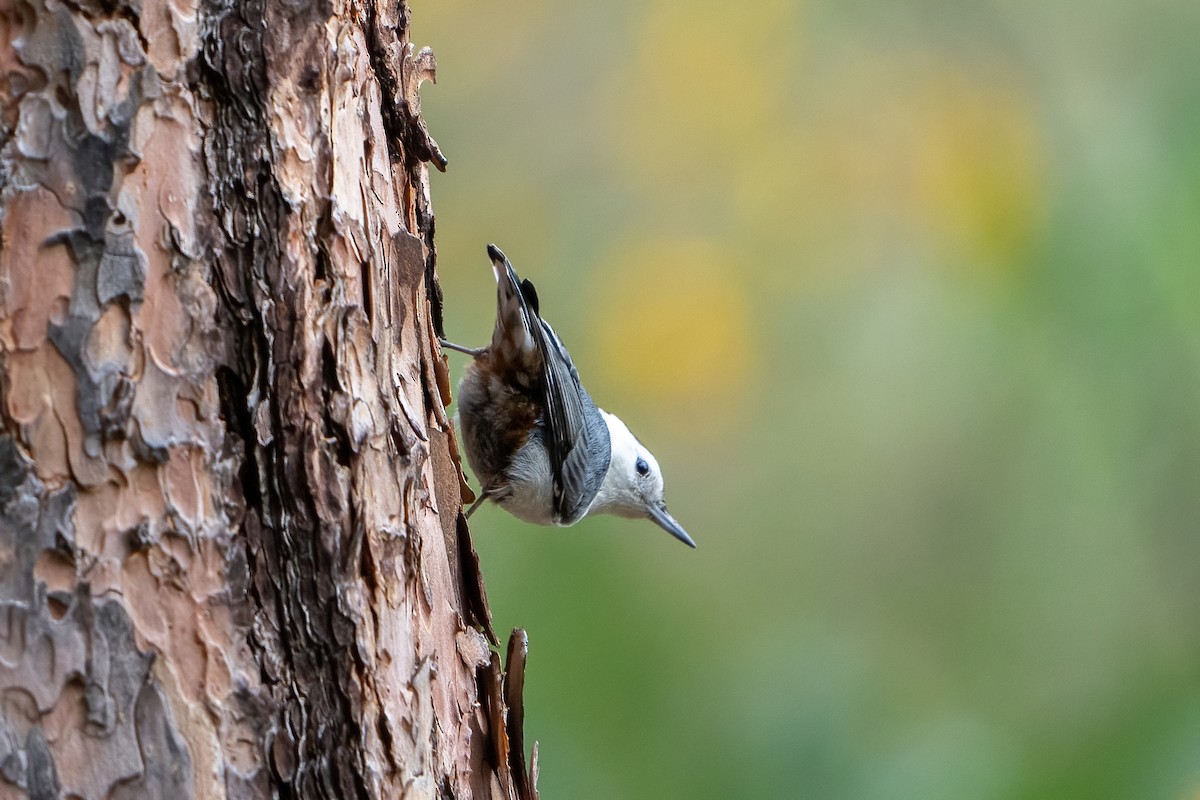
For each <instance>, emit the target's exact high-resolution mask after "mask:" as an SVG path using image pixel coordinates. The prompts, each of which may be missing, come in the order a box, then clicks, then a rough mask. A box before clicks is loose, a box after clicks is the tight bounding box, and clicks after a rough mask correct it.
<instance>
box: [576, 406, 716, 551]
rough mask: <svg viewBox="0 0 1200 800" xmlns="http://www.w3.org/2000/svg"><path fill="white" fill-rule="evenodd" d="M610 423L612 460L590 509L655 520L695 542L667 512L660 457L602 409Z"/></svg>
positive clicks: (681, 538)
mask: <svg viewBox="0 0 1200 800" xmlns="http://www.w3.org/2000/svg"><path fill="white" fill-rule="evenodd" d="M600 413H601V414H603V415H604V421H605V423H607V424H608V433H609V438H610V440H611V442H612V460H611V461H610V462H609V465H608V474H607V475H605V477H604V484H603V485H602V486H601V487H600V493H599V494H598V495H596V501H595V503H593V505H592V508H591V512H599V513H602V514H616V515H617V516H620V517H631V518H635V519H645V518H647V517H649V518H650V519H652V520H654V522H655V523H657V524H658V526H659V527H661V528H662V529H663V530H665V531H666V532H667V533H669V534H671V535H672V536H674V537H675V538H676V539H678V540H679V541H681V542H683V543H684V544H686V545H687V546H688V547H695V546H696V543H695V542H693V541H692V537H690V536H688V534H687V531H685V530H684V529H683V526H682V525H680V524H679V523H678V522H676V521H675V518H674V517H672V516H671V515H670V514H669V513H667V504H666V501H664V500H663V476H662V470H660V469H659V467H658V460H657V459H656V458H655V457H654V455H653V454H652V453H651V452H650V451H649V450H647V449H646V447H645V446H644V445H643V444H642V443H641V442H639V441H638V439H637V437H636V436H634V435H633V434H632V433H630V432H629V428H628V427H627V426H626V425H625V423H624V422H622V421H621V420H620V419H619V418H618V417H615V416H613V415H612V414H609V413H608V412H607V411H601V412H600Z"/></svg>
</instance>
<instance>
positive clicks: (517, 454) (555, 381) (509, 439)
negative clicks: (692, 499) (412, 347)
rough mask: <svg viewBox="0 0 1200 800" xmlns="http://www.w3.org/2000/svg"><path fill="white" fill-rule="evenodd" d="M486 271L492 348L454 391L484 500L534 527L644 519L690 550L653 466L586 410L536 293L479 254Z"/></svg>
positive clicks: (496, 253) (617, 426)
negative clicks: (492, 278) (491, 292)
mask: <svg viewBox="0 0 1200 800" xmlns="http://www.w3.org/2000/svg"><path fill="white" fill-rule="evenodd" d="M487 250H488V256H489V257H491V260H492V268H493V269H494V270H495V272H496V300H497V308H496V327H495V330H494V331H493V333H492V343H491V344H490V345H488V346H487V347H482V348H479V349H471V348H468V347H462V346H459V345H456V344H451V343H450V342H447V341H446V340H444V339H443V340H442V346H443V347H446V348H449V349H451V350H458V351H459V352H463V353H467V354H468V355H471V356H474V360H473V361H472V362H471V364H470V365H469V366H468V367H467V372H466V375H465V376H463V379H462V382H461V383H460V384H459V387H458V425H459V430H460V432H461V434H462V442H463V448H464V449H465V450H466V453H467V461H468V462H469V463H470V465H471V469H473V470H474V471H475V475H476V476H477V477H478V478H479V482H480V484H481V485H482V492H481V493H480V496H479V499H478V500H477V501H476V502H475V504H474V505H473V506H471V508H470V510H469V511H467V516H470V515H471V513H472V512H473V511H474V510H475V509H476V508H478V507H479V504H480V503H482V502H483V501H484V500H488V499H490V500H492V501H494V502H496V503H497V504H499V505H500V507H501V508H503V509H504V510H506V511H508V512H509V513H510V514H512V515H513V516H515V517H517V518H519V519H523V520H525V521H526V522H532V523H534V524H537V525H574V524H575V523H576V522H578V521H579V520H581V519H583V518H584V517H585V516H587V515H588V514H616V515H618V516H621V517H635V518H646V517H649V518H650V519H652V520H654V521H655V522H656V523H658V524H659V525H660V526H661V527H662V528H663V529H664V530H666V531H667V532H668V533H670V534H671V535H672V536H674V537H675V538H677V539H679V540H680V541H682V542H684V543H685V544H687V545H688V546H690V547H695V546H696V543H695V542H693V541H692V538H691V537H690V536H688V534H687V531H685V530H684V529H683V527H682V526H681V525H680V524H679V523H678V522H676V521H675V519H674V518H673V517H672V516H671V515H670V514H668V513H667V505H666V503H665V502H664V501H663V479H662V472H660V471H659V468H658V461H657V460H656V459H655V458H654V456H653V455H651V453H650V451H649V450H647V449H646V448H645V447H644V446H643V445H642V443H641V442H639V441H638V440H637V437H635V436H634V435H633V434H632V433H630V432H629V428H628V427H626V425H625V423H624V422H622V421H621V420H619V419H618V418H617V417H615V416H613V415H612V414H609V413H608V412H606V411H602V410H600V409H599V408H596V404H595V403H593V402H592V398H591V397H590V396H589V395H588V393H587V392H586V391H585V390H584V388H583V384H581V383H580V381H579V373H578V372H576V370H575V364H574V363H573V362H572V361H571V356H570V355H569V354H568V353H567V349H566V348H565V347H564V346H563V343H562V341H561V340H560V339H559V338H558V336H557V335H556V334H555V333H554V330H553V329H552V328H551V327H550V325H549V324H547V323H546V321H545V320H544V319H542V318H541V315H540V313H539V310H538V298H537V292H536V291H535V290H534V288H533V284H532V283H530V282H529V281H528V280H525V281H522V280H521V279H520V278H518V277H517V273H516V271H515V270H513V268H512V264H510V263H509V261H508V258H507V257H505V255H504V253H502V252H500V248H498V247H496V246H495V245H494V244H489V245H488V248H487Z"/></svg>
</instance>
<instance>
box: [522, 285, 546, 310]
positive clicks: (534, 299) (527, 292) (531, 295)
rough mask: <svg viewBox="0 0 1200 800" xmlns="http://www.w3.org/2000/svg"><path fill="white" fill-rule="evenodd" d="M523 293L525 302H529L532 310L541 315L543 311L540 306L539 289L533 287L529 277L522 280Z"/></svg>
mask: <svg viewBox="0 0 1200 800" xmlns="http://www.w3.org/2000/svg"><path fill="white" fill-rule="evenodd" d="M521 295H522V296H523V297H524V298H525V302H526V304H528V306H529V308H530V310H532V311H533V313H534V314H537V315H539V316H540V315H541V311H540V310H539V308H538V296H537V289H535V288H533V282H532V281H531V280H529V278H525V279H524V280H522V281H521Z"/></svg>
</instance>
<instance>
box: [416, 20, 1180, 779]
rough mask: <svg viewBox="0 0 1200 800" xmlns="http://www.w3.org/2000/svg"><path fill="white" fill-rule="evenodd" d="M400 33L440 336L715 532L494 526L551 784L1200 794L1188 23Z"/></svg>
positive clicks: (492, 565) (481, 518)
mask: <svg viewBox="0 0 1200 800" xmlns="http://www.w3.org/2000/svg"><path fill="white" fill-rule="evenodd" d="M413 5H414V11H413V30H414V32H415V36H416V39H417V43H418V44H419V45H423V44H429V45H431V46H433V48H434V50H435V52H436V54H437V56H438V78H439V83H438V85H436V86H429V85H427V86H426V87H424V88H423V89H422V98H423V103H424V110H425V116H426V119H427V121H428V124H429V128H430V130H431V132H432V133H433V135H434V136H435V137H436V138H437V140H438V141H439V143H440V144H441V145H442V147H443V149H444V151H445V152H446V154H447V156H448V157H449V158H450V168H449V172H448V173H447V174H445V175H437V174H435V175H434V176H433V180H432V184H433V198H434V207H435V211H436V212H437V224H438V231H437V239H438V246H439V266H440V271H441V275H442V282H443V288H444V291H445V296H446V325H447V332H448V335H449V336H450V337H451V338H452V339H455V340H457V341H460V342H462V343H464V344H469V345H476V344H480V343H483V342H484V341H485V340H486V339H487V337H488V336H489V334H490V331H491V326H492V314H493V304H494V289H493V284H492V278H491V271H490V269H489V267H488V262H487V258H486V256H485V254H484V245H485V244H486V243H487V242H495V243H497V244H498V245H500V246H501V247H502V248H504V249H505V251H506V252H507V253H508V254H509V256H510V257H511V258H512V260H513V262H514V264H515V265H516V267H517V268H518V270H519V271H521V272H522V274H523V275H524V276H527V277H529V278H531V279H532V280H534V281H535V282H536V283H537V285H538V289H539V292H540V294H541V297H542V309H543V311H544V313H545V315H546V317H547V318H548V319H549V320H550V321H551V322H552V323H553V324H554V325H555V327H556V329H557V330H558V332H559V333H560V335H561V336H562V338H563V339H564V341H565V342H566V343H567V344H568V346H569V347H570V348H571V351H572V353H573V354H574V356H575V359H576V363H577V365H578V366H579V369H580V371H581V373H582V375H583V377H584V380H585V383H586V384H587V386H588V388H589V390H590V391H591V392H592V394H593V396H594V397H595V398H596V399H597V401H598V402H599V404H600V405H601V406H603V407H605V408H607V409H608V410H611V411H613V412H615V413H617V414H619V415H621V416H622V417H623V418H624V419H625V420H626V421H627V422H628V423H629V425H630V427H631V428H632V429H633V430H634V432H635V433H637V434H638V435H639V437H640V438H641V439H643V440H644V441H645V442H647V444H648V445H649V446H650V447H651V449H653V450H654V451H655V453H656V455H657V456H658V458H659V461H660V462H661V464H662V465H663V469H664V473H665V475H666V480H667V497H668V501H669V503H670V506H671V509H672V511H673V513H674V514H675V516H676V517H677V518H678V519H679V520H680V521H681V522H682V523H683V524H684V525H685V526H686V527H687V528H688V529H689V531H690V532H691V533H692V535H693V536H694V538H695V539H696V540H697V542H698V543H699V549H698V550H696V551H694V552H693V551H689V550H688V549H687V548H685V547H683V546H682V545H680V544H679V543H678V542H676V541H675V540H673V539H671V538H670V537H669V536H667V535H666V534H665V533H663V532H662V531H660V530H658V529H657V528H655V527H654V526H653V525H652V524H650V523H649V522H646V523H638V522H630V521H625V520H605V519H598V520H586V521H584V522H583V523H581V524H580V525H579V526H577V527H575V528H573V529H567V530H546V529H539V528H534V527H532V526H528V525H524V524H522V523H519V522H517V521H516V520H513V519H511V518H509V517H507V516H506V515H505V514H504V513H503V512H501V511H499V510H498V509H496V508H494V507H485V508H483V509H482V510H480V511H479V512H478V514H477V515H476V516H475V517H474V519H473V520H472V529H473V531H474V533H475V539H476V543H477V545H478V547H479V550H480V554H481V558H482V561H483V566H484V570H485V574H486V576H487V579H488V589H489V592H490V598H491V602H492V607H493V611H494V612H495V614H496V618H497V620H496V621H497V627H498V629H500V630H502V631H503V630H507V629H508V628H510V627H513V626H516V625H521V626H524V627H526V628H527V629H528V630H529V633H530V638H531V650H530V656H529V680H528V682H527V684H526V687H527V705H528V708H527V718H526V727H527V734H528V736H529V737H530V738H536V739H539V740H541V742H542V749H541V769H542V781H541V785H542V789H543V796H545V797H569V798H575V799H576V800H578V799H579V798H605V799H607V798H664V797H687V798H743V797H744V798H770V797H777V798H801V797H803V798H868V799H873V798H879V800H893V799H895V798H901V799H904V798H913V800H918V799H920V800H931V799H932V800H936V799H937V798H948V799H949V798H983V800H989V799H990V798H1020V799H1022V800H1033V799H1034V798H1038V799H1039V800H1040V799H1042V798H1044V799H1045V800H1052V799H1057V798H1075V797H1079V798H1160V797H1161V798H1181V799H1185V798H1195V797H1197V796H1200V624H1198V620H1200V575H1198V572H1200V530H1198V528H1200V147H1198V143H1200V77H1198V76H1200V69H1198V68H1200V48H1197V46H1196V44H1195V32H1196V30H1198V29H1200V5H1197V4H1196V3H1195V2H1194V0H1188V1H1186V2H1185V1H1183V0H1179V1H1174V0H1151V1H1150V2H1146V3H1141V4H1130V3H1117V2H1113V1H1112V0H1100V2H1096V3H1089V4H1083V3H1072V2H1067V1H1066V0H1058V1H1056V2H1049V3H1033V2H999V0H985V1H984V2H977V3H958V2H951V1H950V0H905V2H901V3H887V2H879V1H878V0H877V1H876V2H863V1H862V0H852V2H846V3H835V2H810V3H797V2H784V1H783V0H763V1H762V2H753V3H746V4H740V5H739V4H732V3H723V2H722V3H718V2H713V1H712V0H701V1H699V2H696V1H693V2H682V1H681V0H650V1H649V2H644V3H635V2H630V0H621V1H620V2H615V3H582V4H568V3H552V2H546V0H517V1H516V2H512V3H487V2H480V1H479V0H471V1H470V2H468V1H467V0H447V1H446V2H419V3H414V4H413ZM459 358H460V357H458V356H454V355H452V356H451V361H452V369H453V371H454V374H455V375H456V376H457V375H459V374H461V369H462V362H461V361H460V360H459Z"/></svg>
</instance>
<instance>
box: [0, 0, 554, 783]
mask: <svg viewBox="0 0 1200 800" xmlns="http://www.w3.org/2000/svg"><path fill="white" fill-rule="evenodd" d="M433 70H434V63H433V55H432V53H430V52H428V51H422V52H419V53H418V52H415V51H414V49H413V48H412V46H411V45H410V44H409V43H408V10H407V8H406V6H405V5H404V4H403V3H402V2H401V3H400V4H399V5H392V4H387V3H380V4H376V3H374V2H369V1H368V2H365V3H362V4H359V3H339V2H315V3H310V2H307V0H297V2H290V3H289V2H286V1H285V0H141V2H137V1H136V0H133V1H132V2H126V1H125V0H61V1H59V0H28V1H27V0H7V2H4V3H0V237H2V238H0V798H2V797H24V796H28V797H32V798H52V797H62V796H70V797H81V798H106V797H112V798H143V797H151V798H152V797H169V798H171V799H172V800H182V798H188V797H206V798H210V797H225V796H230V797H268V796H280V797H330V798H355V797H364V798H365V797H417V798H434V797H512V798H526V797H534V796H536V790H535V788H534V783H535V781H534V778H535V775H536V757H535V761H534V764H533V765H532V767H533V768H532V770H526V767H525V764H524V756H523V753H524V746H523V740H522V736H521V731H520V725H521V719H522V716H523V713H522V711H521V685H522V671H523V665H524V653H525V647H526V645H525V639H524V634H523V633H521V632H518V633H516V634H514V637H513V638H512V639H511V640H510V645H509V652H508V663H509V670H508V674H507V675H506V674H505V673H504V672H503V671H502V669H501V663H500V659H499V656H498V655H497V654H496V653H494V652H493V651H492V650H491V648H490V647H489V640H490V643H491V644H492V645H495V644H497V642H496V639H495V635H494V634H493V633H492V631H491V628H490V620H489V615H488V610H487V603H486V599H485V597H484V595H483V587H482V581H481V579H480V576H479V569H478V562H477V560H476V558H475V555H474V551H473V549H472V546H471V542H470V534H469V532H468V530H467V527H466V522H465V520H464V519H463V518H462V515H461V508H462V499H463V497H464V496H467V497H468V499H469V494H470V492H469V490H467V489H466V487H465V482H464V481H463V477H462V473H461V470H460V468H459V466H458V456H457V453H456V451H455V444H454V435H453V430H452V429H451V426H450V423H449V421H448V419H447V415H446V410H445V405H446V403H447V402H448V401H449V381H448V375H447V372H446V367H445V362H444V361H443V359H442V358H441V355H440V352H439V351H438V348H437V344H436V338H437V334H438V333H440V327H441V320H440V310H441V306H440V303H441V299H440V292H439V290H438V285H437V277H436V273H435V251H434V244H433V214H432V210H431V206H430V200H429V185H428V173H427V166H426V165H427V164H428V163H431V162H432V163H434V164H435V165H436V166H439V167H444V166H445V160H444V159H443V158H442V156H441V153H440V151H439V150H438V148H437V145H436V144H435V143H434V142H433V140H432V139H431V138H430V137H429V134H428V132H427V130H426V128H425V123H424V121H423V120H422V118H421V115H420V107H419V102H418V96H417V88H418V86H419V85H420V83H421V81H422V80H424V79H428V78H432V76H433ZM531 773H532V774H531Z"/></svg>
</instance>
